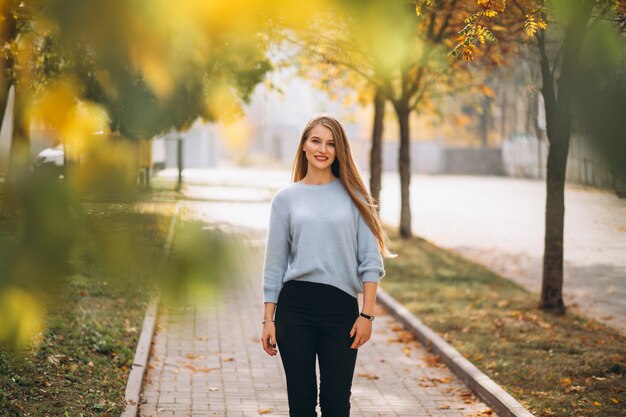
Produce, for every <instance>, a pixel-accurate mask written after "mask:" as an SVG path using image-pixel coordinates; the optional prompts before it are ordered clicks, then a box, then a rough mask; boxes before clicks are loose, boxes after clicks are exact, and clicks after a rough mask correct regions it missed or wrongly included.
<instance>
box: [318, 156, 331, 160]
mask: <svg viewBox="0 0 626 417" xmlns="http://www.w3.org/2000/svg"><path fill="white" fill-rule="evenodd" d="M315 159H317V160H318V161H327V160H328V157H327V156H316V157H315Z"/></svg>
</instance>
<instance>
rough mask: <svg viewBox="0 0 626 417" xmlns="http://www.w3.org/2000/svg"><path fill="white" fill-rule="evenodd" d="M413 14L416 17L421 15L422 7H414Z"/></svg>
mask: <svg viewBox="0 0 626 417" xmlns="http://www.w3.org/2000/svg"><path fill="white" fill-rule="evenodd" d="M415 14H416V15H418V16H421V15H422V6H420V5H419V4H416V5H415Z"/></svg>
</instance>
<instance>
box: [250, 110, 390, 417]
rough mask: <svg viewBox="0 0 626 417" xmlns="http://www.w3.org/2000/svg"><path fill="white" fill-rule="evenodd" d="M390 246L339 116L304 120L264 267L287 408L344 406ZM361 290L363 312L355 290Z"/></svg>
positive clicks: (338, 412) (333, 413) (326, 411)
mask: <svg viewBox="0 0 626 417" xmlns="http://www.w3.org/2000/svg"><path fill="white" fill-rule="evenodd" d="M381 254H382V255H389V251H388V239H387V237H386V235H385V232H384V231H383V229H382V227H381V225H380V222H379V221H378V217H377V215H376V208H375V205H374V204H373V202H372V198H371V196H370V195H369V193H368V192H367V190H366V189H365V186H364V185H363V181H362V180H361V178H360V176H359V173H358V171H357V169H356V165H355V163H354V161H353V159H352V154H351V152H350V144H349V143H348V140H347V138H346V134H345V132H344V130H343V127H342V126H341V124H340V123H339V122H338V121H337V120H335V119H334V118H332V117H329V116H320V117H316V118H314V119H312V120H311V121H309V123H308V124H307V125H306V127H305V128H304V131H303V132H302V137H301V139H300V144H299V146H298V152H297V155H296V159H295V162H294V168H293V184H292V185H290V186H289V187H286V188H284V189H282V190H280V191H279V192H278V193H277V194H276V195H275V196H274V199H273V200H272V208H271V215H270V227H269V234H268V241H267V250H266V254H265V266H264V276H263V294H264V304H265V310H264V319H263V333H262V336H261V341H262V343H263V349H264V350H265V351H266V352H267V353H268V354H269V355H271V356H274V355H276V353H277V345H278V349H279V350H280V357H281V360H282V363H283V367H284V370H285V376H286V380H287V394H288V398H289V415H290V416H291V417H310V416H311V417H312V416H317V413H316V411H315V407H316V405H317V376H316V370H315V361H316V357H317V360H318V362H319V369H320V393H319V398H320V407H321V410H322V416H323V417H344V416H349V415H350V393H351V392H350V389H351V386H352V377H353V375H354V367H355V364H356V356H357V349H358V348H359V347H361V346H363V345H364V344H365V343H366V342H367V341H368V340H369V338H370V336H371V334H372V321H373V320H374V304H375V302H376V289H377V287H378V280H379V279H380V278H382V277H383V275H384V273H385V271H384V266H383V261H382V257H381ZM359 293H363V305H362V311H361V312H359V305H358V301H357V294H359Z"/></svg>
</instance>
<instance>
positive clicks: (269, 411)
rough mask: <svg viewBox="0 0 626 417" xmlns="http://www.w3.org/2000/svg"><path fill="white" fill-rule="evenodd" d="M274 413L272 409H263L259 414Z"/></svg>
mask: <svg viewBox="0 0 626 417" xmlns="http://www.w3.org/2000/svg"><path fill="white" fill-rule="evenodd" d="M271 412H272V409H271V408H262V409H260V410H259V414H269V413H271Z"/></svg>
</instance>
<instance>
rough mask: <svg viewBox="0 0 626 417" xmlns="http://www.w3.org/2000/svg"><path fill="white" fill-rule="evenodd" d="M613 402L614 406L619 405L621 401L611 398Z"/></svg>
mask: <svg viewBox="0 0 626 417" xmlns="http://www.w3.org/2000/svg"><path fill="white" fill-rule="evenodd" d="M611 402H612V403H613V404H619V400H618V399H617V398H611Z"/></svg>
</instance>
